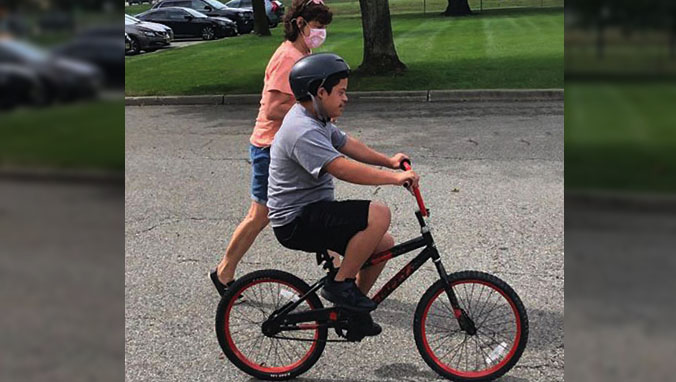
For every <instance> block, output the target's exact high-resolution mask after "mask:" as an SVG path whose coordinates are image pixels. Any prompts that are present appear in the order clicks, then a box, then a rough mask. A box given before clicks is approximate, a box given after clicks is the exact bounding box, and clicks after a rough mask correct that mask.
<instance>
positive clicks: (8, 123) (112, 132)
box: [0, 101, 124, 171]
mask: <svg viewBox="0 0 676 382" xmlns="http://www.w3.org/2000/svg"><path fill="white" fill-rule="evenodd" d="M3 165H4V166H7V165H10V166H39V167H52V168H54V167H62V168H102V169H108V170H119V171H122V170H124V103H123V102H122V101H99V102H93V103H83V104H74V105H66V106H54V107H51V108H45V109H21V110H16V111H13V112H10V113H3V114H0V166H3Z"/></svg>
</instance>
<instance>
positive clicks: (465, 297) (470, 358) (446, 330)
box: [413, 271, 528, 382]
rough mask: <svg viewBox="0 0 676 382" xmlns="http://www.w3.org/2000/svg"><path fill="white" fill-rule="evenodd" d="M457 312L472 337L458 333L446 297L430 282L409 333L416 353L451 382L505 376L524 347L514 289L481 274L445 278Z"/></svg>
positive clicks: (524, 328) (522, 315) (524, 322)
mask: <svg viewBox="0 0 676 382" xmlns="http://www.w3.org/2000/svg"><path fill="white" fill-rule="evenodd" d="M448 279H449V282H450V283H451V286H452V288H453V291H454V292H455V295H456V297H457V299H458V302H459V304H460V307H461V308H462V310H463V311H464V312H465V313H466V315H467V316H468V317H469V318H470V319H471V320H472V322H473V323H474V326H475V328H476V333H475V334H468V333H467V332H465V331H463V330H462V329H460V326H459V325H458V320H457V319H456V318H455V316H454V313H453V308H452V307H451V304H450V301H449V300H448V297H447V295H446V293H445V289H444V282H443V280H439V281H437V282H436V283H434V284H433V285H432V286H431V287H430V288H429V289H428V290H427V291H426V292H425V294H424V295H423V297H422V298H421V299H420V302H419V303H418V307H417V309H416V312H415V319H414V324H413V331H414V334H415V342H416V345H417V347H418V351H419V352H420V354H421V355H422V357H423V359H424V360H425V362H426V363H427V364H428V365H429V366H430V367H431V368H432V369H433V370H434V371H436V372H437V373H438V374H439V375H441V376H443V377H445V378H448V379H451V380H454V381H463V382H464V381H473V382H476V381H489V380H493V379H495V378H498V377H500V376H502V375H503V374H505V373H506V372H508V371H509V370H510V369H511V368H512V367H513V366H514V365H515V364H516V362H517V361H518V360H519V358H520V357H521V354H522V353H523V351H524V349H525V348H526V344H527V342H528V317H527V315H526V310H525V308H524V307H523V304H522V303H521V300H520V299H519V296H518V295H517V294H516V292H514V290H513V289H512V288H511V287H510V286H509V285H507V283H505V282H504V281H502V280H500V279H499V278H497V277H495V276H493V275H490V274H487V273H482V272H476V271H464V272H458V273H453V274H450V275H448Z"/></svg>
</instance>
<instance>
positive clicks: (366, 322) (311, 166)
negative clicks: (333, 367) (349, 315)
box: [267, 53, 419, 335]
mask: <svg viewBox="0 0 676 382" xmlns="http://www.w3.org/2000/svg"><path fill="white" fill-rule="evenodd" d="M349 72H350V68H349V66H348V65H347V63H346V62H345V61H344V60H343V59H342V58H341V57H339V56H337V55H335V54H331V53H320V54H313V55H310V56H306V57H304V58H302V59H300V60H299V61H298V62H297V63H296V64H295V65H294V66H293V68H292V70H291V73H290V76H289V79H290V83H291V89H292V91H293V93H294V97H295V98H296V100H297V101H298V102H297V103H296V104H295V105H294V106H293V107H292V108H291V109H290V110H289V112H288V114H287V115H286V116H285V118H284V121H283V123H282V126H281V128H280V130H279V131H278V132H277V134H276V136H275V139H274V142H273V143H272V147H271V151H270V157H271V160H270V170H269V180H268V202H267V207H268V208H269V210H270V212H269V214H268V217H269V219H270V222H271V225H272V227H273V229H274V232H275V236H276V237H277V239H278V240H279V242H280V243H281V244H282V245H284V246H285V247H287V248H290V249H294V250H303V251H306V252H318V251H323V250H327V249H328V250H332V251H334V252H337V253H339V254H341V255H343V256H344V259H343V261H342V264H341V266H340V269H339V271H338V273H337V274H336V276H335V279H334V280H327V282H326V284H325V285H324V288H323V289H322V292H321V293H322V296H323V297H324V298H326V299H327V300H329V301H331V302H332V303H334V304H335V305H337V306H340V307H343V308H346V309H349V310H351V311H354V312H355V313H356V314H357V315H359V316H360V317H361V318H362V320H363V326H362V332H363V334H364V335H377V334H379V333H380V331H381V328H380V326H379V325H377V324H375V323H374V322H373V321H372V320H371V318H370V315H369V313H368V312H370V311H372V310H373V309H375V308H376V303H375V302H373V301H372V300H371V299H369V298H368V297H366V294H367V293H368V291H369V290H370V289H371V287H372V286H373V284H374V283H375V281H376V279H377V278H378V276H379V275H380V273H381V271H382V269H383V267H384V263H381V264H377V265H373V266H370V267H368V268H364V269H363V270H360V269H361V267H362V265H363V264H364V263H365V262H366V260H367V259H368V258H369V257H370V256H371V255H372V254H374V253H378V252H381V251H384V250H386V249H388V248H390V247H392V246H393V245H394V239H393V238H392V236H391V235H390V234H389V233H388V232H387V230H388V228H389V225H390V210H389V208H388V207H387V206H385V205H383V204H381V203H378V202H371V201H369V200H344V201H336V200H335V199H334V186H333V178H334V177H336V178H338V179H340V180H343V181H346V182H350V183H355V184H361V185H386V184H391V185H404V184H412V185H415V186H417V183H418V180H419V177H418V175H417V174H415V173H414V172H413V171H405V172H393V171H388V170H381V169H378V168H375V167H372V166H368V165H374V166H382V167H387V168H391V169H397V168H399V165H400V163H401V162H402V160H404V159H408V157H407V156H406V155H405V154H401V153H399V154H396V155H394V156H392V157H387V156H386V155H384V154H382V153H379V152H377V151H375V150H373V149H371V148H369V147H368V146H366V145H365V144H363V143H362V142H360V141H359V140H357V139H356V138H354V137H351V136H348V135H347V134H345V133H344V132H342V131H341V130H339V129H338V128H337V127H336V125H335V124H334V123H333V122H332V121H333V120H335V119H336V118H337V117H339V116H340V115H341V114H342V112H343V110H344V108H345V104H346V103H347V95H346V92H347V85H348V76H349ZM346 157H349V158H351V159H353V160H349V159H347V158H346Z"/></svg>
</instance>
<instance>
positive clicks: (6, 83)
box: [0, 64, 46, 110]
mask: <svg viewBox="0 0 676 382" xmlns="http://www.w3.org/2000/svg"><path fill="white" fill-rule="evenodd" d="M45 97H46V94H45V91H44V88H43V87H42V85H41V83H40V78H39V77H38V75H37V74H36V73H34V72H33V71H31V70H30V69H28V68H25V67H23V66H21V65H14V64H0V110H8V109H13V108H15V107H17V106H22V105H26V106H29V105H42V104H44V103H45Z"/></svg>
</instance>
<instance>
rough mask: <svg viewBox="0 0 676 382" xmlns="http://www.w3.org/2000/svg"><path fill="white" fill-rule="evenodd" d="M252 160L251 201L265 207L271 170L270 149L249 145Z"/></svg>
mask: <svg viewBox="0 0 676 382" xmlns="http://www.w3.org/2000/svg"><path fill="white" fill-rule="evenodd" d="M249 158H250V159H251V199H253V200H254V202H256V203H259V204H262V205H265V203H267V201H268V170H269V169H270V148H269V147H263V148H261V147H256V146H254V145H251V144H250V145H249Z"/></svg>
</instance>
